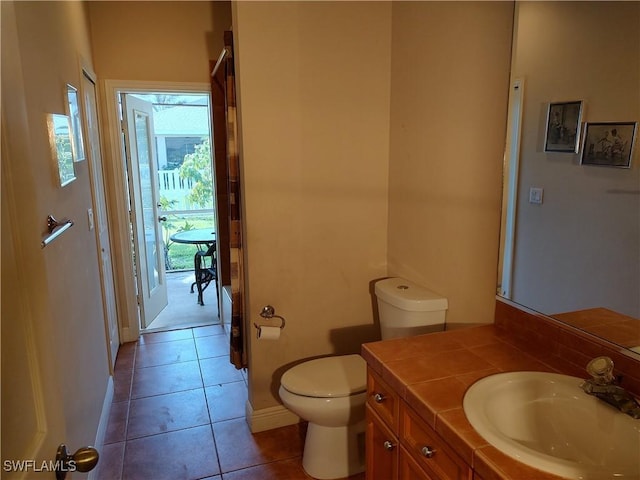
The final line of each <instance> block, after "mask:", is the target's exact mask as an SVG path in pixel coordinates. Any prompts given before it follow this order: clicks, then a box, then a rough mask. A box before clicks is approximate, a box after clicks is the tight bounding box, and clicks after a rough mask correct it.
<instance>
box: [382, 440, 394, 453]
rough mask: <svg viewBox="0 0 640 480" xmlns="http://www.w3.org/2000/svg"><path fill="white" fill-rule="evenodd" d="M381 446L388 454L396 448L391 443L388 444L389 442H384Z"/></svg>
mask: <svg viewBox="0 0 640 480" xmlns="http://www.w3.org/2000/svg"><path fill="white" fill-rule="evenodd" d="M382 446H383V447H384V449H385V450H387V451H389V452H390V451H391V450H393V449H394V448H396V446H395V445H394V444H393V443H392V442H390V441H389V440H387V441H386V442H384V443H383V444H382Z"/></svg>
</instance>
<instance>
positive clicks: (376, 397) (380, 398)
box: [373, 393, 384, 403]
mask: <svg viewBox="0 0 640 480" xmlns="http://www.w3.org/2000/svg"><path fill="white" fill-rule="evenodd" d="M373 399H374V400H375V402H376V403H382V402H384V395H383V394H381V393H376V394H375V395H374V396H373Z"/></svg>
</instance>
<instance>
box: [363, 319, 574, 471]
mask: <svg viewBox="0 0 640 480" xmlns="http://www.w3.org/2000/svg"><path fill="white" fill-rule="evenodd" d="M362 357H363V358H364V359H365V360H366V361H367V364H368V365H369V367H370V368H372V369H373V370H374V371H375V372H376V373H378V374H379V375H380V376H381V377H382V379H383V380H384V381H386V382H387V383H388V384H389V385H390V386H391V387H392V388H393V389H394V390H395V391H396V392H397V393H398V394H399V395H400V397H401V398H402V399H403V400H405V402H406V403H407V404H408V405H409V406H410V407H412V408H413V409H414V410H415V411H416V412H417V413H418V414H420V416H421V417H422V418H423V419H424V420H425V421H426V422H427V423H428V424H429V425H430V426H431V427H432V428H433V429H434V430H435V431H436V432H438V433H439V434H440V436H442V438H443V439H444V440H445V441H447V442H448V443H449V445H450V446H451V447H452V448H453V449H454V450H455V451H456V452H457V453H458V454H459V455H460V457H461V458H462V459H463V460H465V461H466V462H467V464H468V465H470V466H472V467H473V469H474V471H475V472H477V473H478V474H479V475H480V476H481V477H482V478H483V480H494V479H500V480H503V479H513V480H516V479H517V480H557V479H559V478H561V477H558V476H556V475H552V474H549V473H545V472H542V471H540V470H536V469H534V468H531V467H529V466H527V465H525V464H523V463H521V462H518V461H516V460H514V459H512V458H511V457H508V456H506V455H504V454H503V453H501V452H500V451H499V450H497V449H496V448H495V447H493V446H491V445H489V444H488V443H487V441H486V440H484V439H483V438H482V437H481V436H480V435H479V434H478V433H477V432H476V431H475V430H474V429H473V427H472V426H471V424H470V423H469V422H468V421H467V418H466V416H465V414H464V411H463V409H462V399H463V397H464V394H465V392H466V390H467V388H468V387H469V386H471V385H472V384H473V383H474V382H475V381H477V380H479V379H480V378H483V377H486V376H488V375H492V374H494V373H500V372H508V371H516V370H529V371H545V372H558V371H559V370H558V369H556V368H554V367H553V366H551V364H552V362H549V363H545V360H547V359H546V358H544V357H543V358H540V357H534V356H532V355H530V354H528V353H526V352H525V350H523V349H522V348H519V347H517V346H515V345H514V344H513V343H510V341H509V337H508V336H505V334H504V333H503V332H501V331H500V330H499V329H498V328H496V327H495V326H494V325H486V326H480V327H470V328H466V329H460V330H451V331H446V332H438V333H432V334H427V335H420V336H416V337H408V338H401V339H393V340H386V341H380V342H372V343H366V344H364V345H363V346H362ZM572 374H574V375H575V372H572Z"/></svg>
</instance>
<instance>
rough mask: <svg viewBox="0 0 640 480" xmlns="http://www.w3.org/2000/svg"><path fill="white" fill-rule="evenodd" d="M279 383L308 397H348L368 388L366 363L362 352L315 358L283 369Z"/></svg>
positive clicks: (297, 393)
mask: <svg viewBox="0 0 640 480" xmlns="http://www.w3.org/2000/svg"><path fill="white" fill-rule="evenodd" d="M280 384H281V385H282V386H283V387H284V388H285V389H286V390H288V391H290V392H291V393H295V394H296V395H302V396H305V397H316V398H331V397H347V396H349V395H353V394H356V393H360V392H364V391H366V389H367V363H366V362H365V361H364V359H363V358H362V357H361V356H360V355H355V354H354V355H338V356H333V357H323V358H316V359H315V360H308V361H306V362H303V363H300V364H298V365H295V366H293V367H291V368H290V369H289V370H287V371H286V372H284V375H282V378H281V379H280Z"/></svg>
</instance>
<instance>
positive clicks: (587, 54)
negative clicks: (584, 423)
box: [498, 1, 640, 352]
mask: <svg viewBox="0 0 640 480" xmlns="http://www.w3.org/2000/svg"><path fill="white" fill-rule="evenodd" d="M514 22H515V23H514V38H513V60H512V73H511V82H512V89H511V92H510V107H509V108H510V114H509V126H508V138H507V154H506V156H505V172H506V175H505V187H506V190H507V191H506V192H505V202H506V203H505V208H504V214H503V235H502V242H501V243H502V246H503V247H504V248H503V252H504V255H503V256H501V257H502V262H503V263H502V264H501V266H500V271H501V275H500V278H499V281H498V294H499V295H503V296H505V297H507V298H510V299H511V300H513V301H514V302H516V303H519V304H521V305H524V306H526V307H528V308H531V309H533V310H536V311H539V312H541V313H544V314H546V315H550V316H553V317H555V318H557V319H559V320H562V321H566V322H569V323H572V324H574V325H576V326H578V327H579V328H584V329H586V330H588V331H590V332H591V333H594V334H596V335H599V336H601V337H604V338H606V339H607V340H609V341H612V342H614V343H617V344H619V345H621V346H623V347H627V348H630V349H634V350H635V351H639V352H640V348H638V347H640V155H639V152H638V151H639V150H640V148H639V147H640V145H639V144H640V142H639V141H638V140H637V139H636V141H635V148H634V150H633V151H632V152H631V159H630V165H629V168H620V167H619V166H615V165H610V166H603V165H592V164H586V163H585V162H582V161H581V159H582V151H583V149H584V148H585V146H584V130H585V129H584V124H585V122H586V123H587V124H589V123H604V122H619V123H628V122H638V121H639V120H640V2H637V1H634V2H624V1H623V2H610V1H601V2H591V1H584V2H562V1H551V2H537V1H530V2H520V1H518V2H516V10H515V17H514ZM563 102H567V103H570V102H582V108H583V110H582V118H581V122H580V123H581V124H580V126H579V128H578V134H579V144H578V153H575V152H574V151H571V150H573V149H571V148H568V149H566V150H570V151H565V152H562V151H560V152H558V151H548V150H549V149H547V151H545V138H547V133H548V132H547V130H548V125H549V122H550V120H549V117H548V114H549V106H550V104H562V103H563ZM554 111H555V110H554ZM574 117H575V116H574ZM574 117H572V118H571V119H570V120H569V123H570V122H571V121H575V118H574ZM568 130H570V129H568ZM607 130H608V132H607V133H611V132H610V130H611V128H608V129H607V128H605V129H604V130H603V132H602V133H605V131H607ZM594 131H595V129H594ZM637 133H638V132H637V129H636V132H635V134H636V135H637ZM569 134H571V132H570V131H569ZM627 136H631V135H629V133H628V131H627ZM597 140H598V139H597ZM626 140H627V141H628V142H629V146H630V144H631V141H632V140H633V139H632V138H628V139H626ZM566 143H567V144H569V143H570V140H567V142H566ZM589 143H590V145H589V146H587V148H591V149H592V151H593V148H594V145H591V144H592V143H594V142H593V141H591V140H590V141H589ZM595 148H596V149H597V148H598V145H597V144H596V145H595ZM605 163H606V162H605ZM611 163H612V164H613V163H616V162H611ZM509 178H511V179H512V180H513V181H512V183H511V184H510V183H509ZM509 186H511V187H512V188H513V189H512V190H511V191H509Z"/></svg>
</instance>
